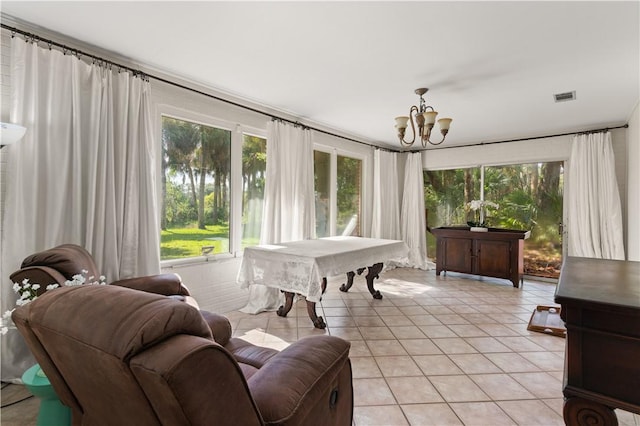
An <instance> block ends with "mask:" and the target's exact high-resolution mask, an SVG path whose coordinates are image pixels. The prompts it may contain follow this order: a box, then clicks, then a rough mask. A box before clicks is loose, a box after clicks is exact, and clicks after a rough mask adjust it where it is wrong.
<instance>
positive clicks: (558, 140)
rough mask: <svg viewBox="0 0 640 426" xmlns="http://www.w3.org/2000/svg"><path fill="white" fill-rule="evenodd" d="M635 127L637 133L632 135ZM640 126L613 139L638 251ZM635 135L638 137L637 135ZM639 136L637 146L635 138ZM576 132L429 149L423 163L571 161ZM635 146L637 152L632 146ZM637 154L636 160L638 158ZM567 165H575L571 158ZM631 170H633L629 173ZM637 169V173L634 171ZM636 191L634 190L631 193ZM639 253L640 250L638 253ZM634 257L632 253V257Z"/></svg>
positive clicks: (628, 234) (614, 133)
mask: <svg viewBox="0 0 640 426" xmlns="http://www.w3.org/2000/svg"><path fill="white" fill-rule="evenodd" d="M637 110H638V108H637V107H636V111H635V112H634V114H635V115H634V117H635V119H636V120H637V119H638V111H637ZM634 127H635V129H636V130H635V131H636V135H635V136H630V134H631V132H632V131H633V128H634ZM637 127H638V124H636V125H635V126H633V125H632V123H629V129H614V130H611V141H612V145H613V151H614V155H615V161H616V166H615V167H616V179H617V181H618V191H619V192H620V202H621V207H622V219H623V228H624V230H623V232H624V242H625V253H628V250H627V247H629V245H634V246H635V247H634V248H633V250H634V252H636V253H637V251H638V247H637V245H638V228H637V226H638V224H637V223H635V229H631V228H629V227H628V226H627V223H628V222H632V221H635V222H637V218H638V215H639V213H640V209H639V207H638V205H637V203H638V201H637V196H638V194H637V193H638V188H639V185H640V184H639V183H638V181H639V180H640V179H639V178H638V176H637V173H638V168H639V167H638V164H640V161H638V151H639V150H640V148H638V146H637V145H638V135H637V131H638V130H637ZM633 138H635V139H633ZM631 139H633V140H635V147H634V146H633V142H630V140H631ZM571 142H572V136H556V137H550V138H541V139H532V140H527V141H518V142H504V143H494V144H486V145H482V146H470V147H459V148H456V147H451V148H444V149H442V148H441V149H429V150H426V151H424V152H423V156H422V163H423V166H424V167H425V168H426V169H430V170H442V169H453V168H465V167H474V166H479V165H482V164H484V165H486V166H489V165H506V164H519V163H536V162H547V161H568V160H569V156H570V154H571ZM633 148H634V149H635V150H636V151H635V154H633V153H632V152H631V150H630V149H633ZM634 155H635V158H636V160H634V159H633V158H634ZM565 164H566V167H567V168H568V167H571V165H570V164H569V163H568V162H567V163H565ZM627 170H629V171H630V173H627ZM633 173H635V177H634V176H633V175H632V174H633ZM565 176H566V170H565ZM632 192H633V194H631V193H632ZM629 194H631V195H635V197H636V199H635V201H634V202H635V203H636V204H635V207H634V206H633V205H631V206H630V205H628V204H629V201H633V200H629V199H628V198H630V196H629ZM569 208H570V206H569ZM636 256H637V254H636ZM628 258H629V259H630V257H628Z"/></svg>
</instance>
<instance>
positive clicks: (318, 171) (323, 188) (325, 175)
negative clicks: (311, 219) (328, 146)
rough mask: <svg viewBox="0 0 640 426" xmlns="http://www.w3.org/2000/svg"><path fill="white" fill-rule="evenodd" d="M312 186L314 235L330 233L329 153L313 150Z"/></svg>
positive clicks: (326, 235) (325, 235) (323, 235)
mask: <svg viewBox="0 0 640 426" xmlns="http://www.w3.org/2000/svg"><path fill="white" fill-rule="evenodd" d="M313 172H314V177H313V180H314V188H315V198H316V237H318V238H322V237H328V236H329V235H331V227H330V222H331V216H330V200H331V154H329V153H328V152H322V151H313Z"/></svg>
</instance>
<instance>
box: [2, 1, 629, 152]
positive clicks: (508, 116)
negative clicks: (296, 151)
mask: <svg viewBox="0 0 640 426" xmlns="http://www.w3.org/2000/svg"><path fill="white" fill-rule="evenodd" d="M639 6H640V3H639V2H638V1H627V2H611V1H602V2H595V1H589V2H577V1H569V2H557V1H541V2H516V1H514V2H454V1H450V2H430V1H428V2H416V1H414V2H268V1H262V2H203V1H201V2H169V1H163V2H126V1H116V2H94V1H84V2H81V1H71V2H48V1H47V2H29V1H27V2H24V1H22V2H14V1H4V0H3V1H2V4H1V7H2V13H3V14H5V15H8V16H9V17H14V18H18V19H19V20H23V21H26V22H29V23H33V24H36V25H37V26H39V27H42V28H45V29H49V30H52V31H56V32H59V33H62V34H65V35H67V36H70V37H72V38H75V39H78V40H82V41H84V42H86V43H89V44H92V45H95V46H98V47H100V48H103V49H106V50H109V51H112V52H115V53H117V54H119V55H121V56H124V57H127V58H131V59H133V60H134V61H136V62H138V63H141V64H146V65H149V66H151V67H153V68H156V69H158V70H161V71H165V72H168V73H172V74H175V75H179V76H181V77H184V78H186V79H188V80H192V81H194V82H197V83H200V84H205V85H207V86H209V87H212V88H215V89H219V90H221V91H223V92H227V93H230V94H234V95H237V96H240V97H241V98H245V99H247V100H250V101H252V102H257V103H259V104H263V105H267V106H269V107H273V108H276V109H278V110H281V111H283V112H287V113H292V114H294V115H295V116H296V117H299V118H300V120H301V121H303V122H306V123H307V124H318V125H320V126H329V127H331V128H333V129H335V130H336V131H338V132H343V133H345V134H348V135H353V136H355V137H357V138H359V139H362V140H365V141H368V142H373V143H376V144H380V145H382V146H384V145H388V146H390V147H394V148H399V144H398V142H397V139H396V135H395V129H394V127H393V125H394V120H393V119H394V117H395V116H398V115H408V109H409V107H410V106H411V105H413V104H416V103H417V100H418V97H417V95H415V94H414V89H416V88H418V87H428V88H429V89H430V91H429V93H428V94H427V95H426V100H427V103H428V104H429V105H433V106H434V107H435V108H436V110H437V111H439V112H440V116H449V117H452V118H453V123H452V126H451V131H450V133H449V136H448V137H447V141H446V142H445V143H446V144H447V145H459V144H471V143H479V142H490V141H498V140H506V139H514V138H525V137H535V136H544V135H550V134H555V133H564V132H574V131H578V130H589V129H594V128H600V127H611V126H617V125H621V124H624V123H626V121H627V120H628V118H629V116H630V114H631V112H632V110H633V108H634V107H635V106H636V105H637V103H638V100H639V98H640V95H639V93H640V89H639V88H640V81H639V80H640V32H639V29H640V7H639ZM574 90H575V91H576V97H577V100H575V101H572V102H564V103H555V102H554V99H553V94H554V93H560V92H568V91H574Z"/></svg>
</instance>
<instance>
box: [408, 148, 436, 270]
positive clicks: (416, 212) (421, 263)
mask: <svg viewBox="0 0 640 426" xmlns="http://www.w3.org/2000/svg"><path fill="white" fill-rule="evenodd" d="M406 156H407V157H406V160H407V161H406V165H405V174H404V193H403V195H402V213H401V221H400V223H401V224H402V225H401V228H402V239H403V240H404V242H405V243H407V246H409V260H408V263H407V264H406V265H404V266H408V267H413V268H419V269H425V270H428V269H431V268H432V267H433V265H432V264H430V262H428V261H427V231H426V230H427V224H426V220H425V213H424V176H423V174H422V154H421V153H419V152H416V153H408V154H406Z"/></svg>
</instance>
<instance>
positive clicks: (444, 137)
mask: <svg viewBox="0 0 640 426" xmlns="http://www.w3.org/2000/svg"><path fill="white" fill-rule="evenodd" d="M446 138H447V135H444V136H442V140H441V141H440V142H431V140H430V139H427V142H429V143H430V144H431V145H440V144H441V143H442V142H444V140H445V139H446ZM425 148H426V145H425Z"/></svg>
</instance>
